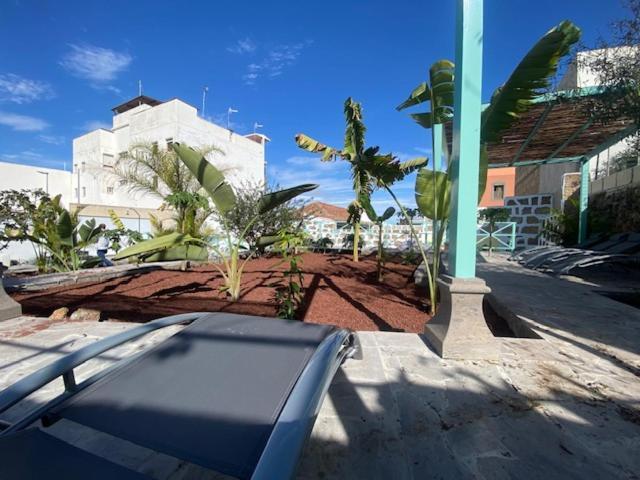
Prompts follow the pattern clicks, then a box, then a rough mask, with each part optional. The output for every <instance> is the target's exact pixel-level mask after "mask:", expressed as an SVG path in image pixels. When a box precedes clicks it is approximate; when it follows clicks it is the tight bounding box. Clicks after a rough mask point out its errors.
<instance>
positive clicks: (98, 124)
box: [80, 120, 112, 132]
mask: <svg viewBox="0 0 640 480" xmlns="http://www.w3.org/2000/svg"><path fill="white" fill-rule="evenodd" d="M111 127H112V125H111V124H110V123H107V122H103V121H102V120H88V121H86V122H85V123H84V124H83V125H82V126H81V127H80V130H83V131H85V132H92V131H93V130H98V129H100V128H103V129H105V130H111Z"/></svg>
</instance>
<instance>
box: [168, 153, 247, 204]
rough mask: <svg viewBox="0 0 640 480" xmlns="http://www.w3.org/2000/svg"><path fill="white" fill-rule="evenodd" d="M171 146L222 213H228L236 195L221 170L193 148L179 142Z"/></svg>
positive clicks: (234, 202)
mask: <svg viewBox="0 0 640 480" xmlns="http://www.w3.org/2000/svg"><path fill="white" fill-rule="evenodd" d="M171 147H172V148H173V150H174V151H175V152H176V154H177V155H178V157H179V158H180V160H182V163H184V164H185V165H186V166H187V168H188V169H189V170H191V173H193V175H194V176H195V177H196V179H197V180H198V182H199V183H200V185H202V188H204V189H205V190H206V191H207V193H208V194H209V196H210V197H211V200H213V203H214V205H215V206H216V208H217V209H218V211H219V212H220V213H221V214H224V213H227V212H228V211H230V210H232V209H233V208H234V207H235V206H236V195H235V193H234V192H233V188H231V185H229V183H228V182H227V180H226V179H225V177H224V174H223V173H222V172H221V171H220V170H218V169H217V168H216V167H214V166H213V165H211V163H209V161H207V159H206V158H204V157H203V156H202V155H201V154H200V153H198V152H196V151H195V150H193V149H192V148H189V147H185V146H182V145H180V144H179V143H173V144H171Z"/></svg>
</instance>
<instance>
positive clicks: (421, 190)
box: [415, 168, 451, 221]
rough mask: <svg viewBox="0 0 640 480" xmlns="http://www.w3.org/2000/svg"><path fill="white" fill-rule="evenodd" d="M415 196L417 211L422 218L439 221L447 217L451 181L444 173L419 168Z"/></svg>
mask: <svg viewBox="0 0 640 480" xmlns="http://www.w3.org/2000/svg"><path fill="white" fill-rule="evenodd" d="M434 176H435V182H434ZM434 183H435V188H434ZM415 195H416V204H417V205H418V210H420V213H421V214H422V215H423V216H425V217H427V218H429V219H431V220H439V221H440V220H445V219H447V218H448V217H449V211H450V203H451V181H450V180H449V176H448V175H447V174H446V173H445V172H439V171H436V172H434V171H433V170H428V169H426V168H421V169H420V171H419V172H418V175H417V176H416V187H415ZM436 200H437V209H436Z"/></svg>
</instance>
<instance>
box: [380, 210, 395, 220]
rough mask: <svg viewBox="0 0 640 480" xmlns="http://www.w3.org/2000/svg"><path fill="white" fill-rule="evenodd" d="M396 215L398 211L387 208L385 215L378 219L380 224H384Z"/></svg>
mask: <svg viewBox="0 0 640 480" xmlns="http://www.w3.org/2000/svg"><path fill="white" fill-rule="evenodd" d="M395 213H396V209H395V208H393V207H389V208H387V209H386V210H385V211H384V213H383V214H382V216H380V217H378V222H380V223H382V222H386V221H387V220H389V219H390V218H391V217H393V216H394V215H395Z"/></svg>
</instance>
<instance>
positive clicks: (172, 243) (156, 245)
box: [113, 233, 200, 260]
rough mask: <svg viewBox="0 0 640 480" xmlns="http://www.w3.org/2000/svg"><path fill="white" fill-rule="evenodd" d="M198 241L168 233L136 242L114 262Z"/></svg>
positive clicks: (115, 258) (119, 254)
mask: <svg viewBox="0 0 640 480" xmlns="http://www.w3.org/2000/svg"><path fill="white" fill-rule="evenodd" d="M193 241H200V240H197V239H195V238H193V237H192V236H191V235H186V234H183V233H170V234H169V235H163V236H161V237H156V238H151V239H149V240H144V241H142V242H138V243H136V244H134V245H131V246H130V247H127V248H125V249H123V250H120V251H119V252H118V253H117V254H116V256H115V257H113V259H114V260H122V259H123V258H128V257H134V256H143V255H145V254H152V253H155V252H157V251H159V250H166V249H168V248H171V247H176V246H179V245H182V244H184V243H187V242H193Z"/></svg>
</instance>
